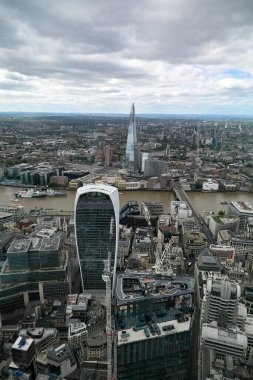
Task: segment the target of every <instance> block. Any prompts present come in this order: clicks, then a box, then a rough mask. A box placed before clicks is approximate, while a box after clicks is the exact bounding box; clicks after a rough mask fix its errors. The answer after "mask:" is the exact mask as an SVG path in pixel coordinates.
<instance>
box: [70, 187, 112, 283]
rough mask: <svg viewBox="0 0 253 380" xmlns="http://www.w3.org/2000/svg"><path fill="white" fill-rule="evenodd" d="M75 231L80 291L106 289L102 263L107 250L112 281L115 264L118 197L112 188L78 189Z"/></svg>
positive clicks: (105, 257)
mask: <svg viewBox="0 0 253 380" xmlns="http://www.w3.org/2000/svg"><path fill="white" fill-rule="evenodd" d="M75 232H76V245H77V252H78V258H79V265H80V272H81V280H82V288H83V290H87V289H93V290H97V289H105V283H104V281H103V280H102V273H103V270H104V262H103V260H106V259H107V258H108V252H109V251H110V252H111V260H112V267H113V279H115V272H116V263H117V250H118V235H119V194H118V190H117V189H116V188H115V187H113V186H109V185H102V184H98V185H95V184H89V185H85V186H83V187H80V188H79V189H78V190H77V193H76V199H75Z"/></svg>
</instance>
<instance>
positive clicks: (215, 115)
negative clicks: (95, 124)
mask: <svg viewBox="0 0 253 380" xmlns="http://www.w3.org/2000/svg"><path fill="white" fill-rule="evenodd" d="M3 115H9V116H15V115H21V116H22V115H28V116H32V115H34V116H36V115H37V116H39V115H44V116H47V115H48V116H72V115H77V116H78V115H80V116H105V117H129V113H123V112H115V113H112V112H77V111H70V112H62V111H61V112H59V111H0V117H2V116H3ZM138 117H148V118H163V117H164V118H170V117H171V118H176V117H182V118H184V119H186V118H205V117H209V118H215V119H217V118H219V117H220V118H221V119H224V118H230V119H233V118H234V119H240V118H243V119H253V114H230V113H159V112H157V113H156V112H150V113H136V118H138Z"/></svg>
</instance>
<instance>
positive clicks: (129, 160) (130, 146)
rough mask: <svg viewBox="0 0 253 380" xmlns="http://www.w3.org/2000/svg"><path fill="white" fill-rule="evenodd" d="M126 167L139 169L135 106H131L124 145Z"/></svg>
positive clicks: (134, 169)
mask: <svg viewBox="0 0 253 380" xmlns="http://www.w3.org/2000/svg"><path fill="white" fill-rule="evenodd" d="M126 168H127V169H129V170H131V171H138V170H139V157H138V145H137V134H136V121H135V108H134V103H133V104H132V107H131V112H130V120H129V127H128V135H127V145H126Z"/></svg>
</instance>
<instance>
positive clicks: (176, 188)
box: [172, 182, 214, 246]
mask: <svg viewBox="0 0 253 380" xmlns="http://www.w3.org/2000/svg"><path fill="white" fill-rule="evenodd" d="M172 189H173V192H174V194H175V196H176V197H177V198H178V200H180V201H183V202H187V203H188V206H189V207H190V209H191V211H192V215H193V217H194V219H195V220H196V222H197V223H198V224H199V227H200V231H201V232H203V233H204V234H205V235H206V239H207V244H208V246H209V245H210V244H213V243H214V239H213V234H212V232H211V231H210V230H209V228H208V227H207V226H206V224H205V223H204V220H203V218H202V217H201V216H200V215H199V213H198V211H197V210H196V209H195V207H194V206H193V204H192V202H191V200H190V198H189V197H188V195H187V194H186V192H185V191H184V189H182V187H181V185H180V184H179V183H175V182H174V185H173V188H172Z"/></svg>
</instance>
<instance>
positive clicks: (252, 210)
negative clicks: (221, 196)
mask: <svg viewBox="0 0 253 380" xmlns="http://www.w3.org/2000/svg"><path fill="white" fill-rule="evenodd" d="M230 203H231V204H232V205H233V206H234V207H235V208H236V209H237V210H238V211H239V212H241V213H249V214H253V207H252V206H251V205H250V204H249V203H248V202H245V201H240V202H236V201H234V202H230Z"/></svg>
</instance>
